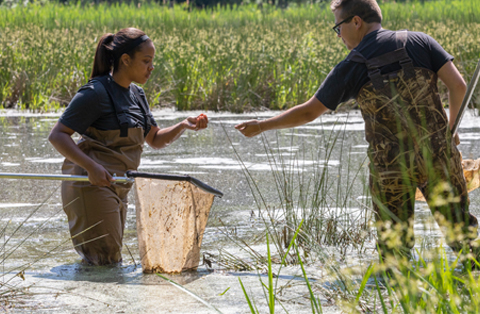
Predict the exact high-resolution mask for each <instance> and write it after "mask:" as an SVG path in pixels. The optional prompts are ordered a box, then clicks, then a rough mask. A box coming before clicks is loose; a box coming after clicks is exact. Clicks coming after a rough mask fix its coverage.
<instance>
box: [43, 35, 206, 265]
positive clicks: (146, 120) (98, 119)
mask: <svg viewBox="0 0 480 314" xmlns="http://www.w3.org/2000/svg"><path fill="white" fill-rule="evenodd" d="M154 55H155V47H154V46H153V43H152V41H151V40H150V39H149V38H148V36H147V35H145V33H144V32H142V31H140V30H138V29H135V28H126V29H122V30H120V31H119V32H118V33H116V34H105V35H104V36H103V37H102V38H101V39H100V42H99V43H98V46H97V50H96V52H95V59H94V64H93V70H92V75H91V80H90V81H89V82H88V83H87V84H86V85H84V86H83V87H82V88H80V90H79V91H78V92H77V94H76V95H75V97H74V98H73V99H72V101H71V102H70V104H69V106H68V107H67V109H66V110H65V112H64V113H63V114H62V116H61V117H60V119H59V121H58V122H57V124H56V125H55V126H54V127H53V129H52V131H51V133H50V135H49V138H48V139H49V141H50V142H51V143H52V145H53V146H54V147H55V148H56V149H57V150H58V151H59V152H60V153H61V154H62V155H63V156H65V157H66V159H65V162H64V164H63V167H62V172H63V173H65V174H72V175H88V179H89V181H90V182H63V184H62V201H63V204H64V209H65V212H66V213H67V216H68V222H69V228H70V234H71V235H72V241H73V244H74V246H75V249H76V250H77V252H78V253H79V254H80V255H81V256H82V258H83V262H84V263H88V264H93V265H106V264H114V263H118V262H121V260H122V256H121V249H122V238H123V231H124V227H125V219H126V213H127V194H128V192H129V191H130V188H131V186H132V184H131V183H115V182H114V181H115V180H114V179H113V178H112V175H113V174H116V175H117V176H122V175H124V174H125V172H126V171H127V170H136V169H137V167H138V165H139V164H140V155H141V153H142V149H143V144H144V142H145V141H146V142H147V143H148V145H150V146H151V147H152V148H155V149H159V148H162V147H165V146H167V145H169V144H170V143H172V142H173V141H175V140H176V139H177V138H178V137H179V136H180V135H181V134H182V133H183V132H184V131H185V129H190V130H200V129H204V128H206V127H207V124H208V120H207V118H206V116H204V115H200V116H198V117H189V118H187V119H185V120H184V121H182V122H180V123H178V124H176V125H174V126H171V127H169V128H165V129H160V128H159V127H158V125H157V123H156V122H155V120H154V119H153V116H152V114H151V112H150V109H149V106H148V102H147V99H146V97H145V94H144V92H143V89H142V88H140V87H138V86H137V85H135V84H133V83H132V82H135V83H139V84H144V83H145V82H146V81H147V80H148V78H149V77H150V74H151V73H152V71H153V58H154ZM74 132H77V133H79V134H81V135H82V138H81V140H80V141H79V142H78V144H75V142H74V141H73V140H72V138H71V136H72V134H73V133H74Z"/></svg>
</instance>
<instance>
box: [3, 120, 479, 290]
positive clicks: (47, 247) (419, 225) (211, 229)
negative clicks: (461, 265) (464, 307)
mask: <svg viewBox="0 0 480 314" xmlns="http://www.w3.org/2000/svg"><path fill="white" fill-rule="evenodd" d="M188 115H191V113H176V112H173V111H157V112H154V116H155V118H156V120H157V122H158V123H159V125H160V126H169V125H172V124H173V123H176V122H178V121H180V120H181V119H183V118H184V117H186V116H188ZM271 115H272V114H271V113H261V114H258V115H252V114H250V115H234V114H209V120H210V124H209V128H208V129H206V130H204V131H202V132H198V133H196V132H191V131H187V132H185V134H184V135H183V136H182V137H181V138H180V139H179V140H177V142H175V143H174V144H172V145H170V146H169V147H167V148H165V149H162V150H158V151H155V150H153V149H151V148H149V147H147V146H146V147H145V150H144V153H143V158H142V161H141V165H140V168H139V169H140V170H141V171H144V172H158V173H170V174H190V175H194V176H195V177H196V178H198V179H200V180H202V181H204V182H205V183H207V184H209V185H211V186H212V187H215V188H217V189H219V190H220V191H222V192H223V193H224V195H225V196H224V197H223V198H222V199H216V201H215V203H214V206H213V208H212V212H211V217H210V220H209V225H208V227H207V229H206V231H205V234H204V239H203V250H204V251H216V250H217V249H219V247H222V246H227V247H228V245H229V243H228V240H227V237H226V236H225V233H224V232H222V230H226V229H228V228H234V229H235V232H236V233H237V234H238V235H239V236H241V237H248V236H249V234H251V233H252V230H255V229H259V230H260V229H261V227H262V221H260V220H258V217H255V211H256V206H255V204H254V200H253V197H252V194H251V191H250V188H249V183H248V181H247V180H246V178H245V175H244V173H243V171H244V170H245V169H247V170H248V171H249V172H250V173H251V174H252V176H253V177H254V178H255V180H256V181H257V182H256V184H257V185H258V186H259V188H260V190H261V191H262V195H263V196H264V197H265V198H266V199H267V200H270V202H272V204H275V202H277V201H278V200H276V199H275V198H276V197H277V194H276V193H277V191H276V187H275V185H274V180H273V178H272V175H271V173H272V172H273V170H274V171H279V170H281V168H282V165H284V166H285V167H286V168H287V169H294V172H295V173H304V174H305V175H307V174H309V173H310V172H313V170H314V169H315V168H320V167H329V168H331V169H332V171H331V172H330V173H331V174H332V175H335V176H336V177H340V176H348V175H349V174H350V175H351V174H353V173H356V172H357V170H358V169H359V168H361V171H360V176H362V175H363V176H365V175H366V163H365V159H366V148H367V145H366V142H365V140H364V133H363V122H362V118H361V115H360V114H359V113H358V112H352V113H350V114H335V115H326V116H324V117H322V118H321V119H317V120H315V121H314V122H312V123H309V124H308V125H306V126H303V127H299V128H296V129H290V130H281V131H278V132H277V133H275V132H268V133H266V134H265V137H256V138H253V139H248V138H244V137H243V136H241V134H240V133H238V132H237V131H236V130H235V129H234V128H233V125H235V124H237V123H238V122H239V121H243V120H245V119H250V118H256V117H258V116H261V117H268V116H271ZM57 117H58V114H54V115H52V116H45V115H34V114H25V115H23V114H18V115H16V114H12V113H11V114H6V115H4V116H0V142H1V144H2V145H1V147H2V151H1V152H0V172H18V173H21V172H23V173H45V174H58V173H60V172H61V171H60V167H61V163H62V161H63V158H62V157H61V156H60V155H59V154H58V153H57V152H56V151H55V150H54V149H53V147H52V146H51V145H50V144H49V143H48V141H47V136H48V133H49V131H50V129H51V128H52V127H53V125H54V124H55V122H56V120H57ZM462 127H463V128H462V129H461V130H460V133H461V136H460V138H461V140H464V141H463V142H462V144H461V145H460V146H459V148H460V150H461V151H462V153H463V156H464V157H470V158H471V157H474V158H478V157H480V154H479V153H478V152H479V151H480V150H479V147H480V136H479V135H478V134H480V132H479V131H480V130H479V128H480V124H479V123H478V119H477V118H476V117H474V116H473V115H472V114H471V113H469V114H467V115H466V116H465V118H464V119H463V121H462ZM332 135H334V136H332ZM335 136H336V143H335V146H334V149H333V150H332V151H331V152H330V153H329V159H328V160H324V159H321V158H320V157H319V156H323V157H324V153H325V150H326V149H327V148H326V147H325V146H324V145H323V144H322V143H324V142H325V139H328V138H333V137H335ZM76 138H78V137H76ZM264 140H265V142H264ZM467 140H468V141H467ZM230 141H231V142H233V144H231V142H230ZM322 141H323V142H322ZM266 143H267V144H266ZM234 150H235V151H234ZM272 151H273V154H274V155H275V156H277V158H278V159H279V160H280V159H281V160H282V164H281V165H279V164H272V160H271V158H270V157H271V155H272ZM235 152H236V153H237V154H238V155H239V156H240V158H241V159H242V161H243V164H241V163H239V161H238V159H237V155H236V154H235ZM322 154H323V155H322ZM337 169H341V171H340V172H338V171H337ZM346 171H349V172H348V173H346ZM0 184H1V188H0V222H1V225H0V228H2V229H3V228H5V239H3V240H2V241H4V243H5V242H6V243H7V245H6V252H8V253H9V254H11V255H10V256H9V258H8V259H7V260H6V261H5V266H11V267H14V266H16V267H18V265H23V264H27V263H31V262H32V261H35V263H34V264H33V265H31V268H30V269H31V273H32V274H34V275H35V276H39V277H42V276H44V277H46V278H47V277H48V278H50V279H52V278H54V279H55V280H60V281H62V280H64V281H98V282H110V283H112V282H116V283H129V282H130V283H136V284H162V285H163V284H165V282H162V281H161V280H159V278H158V277H157V276H144V275H142V274H141V268H139V267H135V266H134V264H138V261H139V259H140V258H139V256H138V249H137V239H136V230H135V228H136V225H135V219H136V218H135V208H134V205H133V204H134V199H133V193H131V195H130V203H131V205H130V206H129V207H128V215H127V223H126V230H125V245H126V247H125V250H124V252H123V256H124V261H125V263H124V265H125V266H122V267H116V268H111V269H109V268H91V267H85V266H82V265H81V264H80V263H79V257H78V256H77V254H76V253H75V251H74V249H73V248H72V245H71V243H70V240H69V234H68V227H67V220H66V216H65V215H64V213H63V211H62V209H61V205H60V204H61V200H60V191H59V189H58V187H59V185H60V182H55V181H33V180H5V179H0ZM52 193H53V194H52ZM330 193H332V195H333V194H335V190H330ZM350 193H351V194H352V196H351V199H352V200H351V204H350V205H349V206H350V207H351V213H352V214H353V215H354V214H356V213H357V212H359V210H358V202H359V201H361V200H363V199H365V198H366V196H365V195H364V187H363V185H362V184H361V181H358V184H354V185H352V187H351V192H350ZM50 194H52V195H51V196H50ZM478 195H479V192H478V191H474V192H472V193H471V194H470V197H471V210H472V212H473V213H474V214H475V213H478V212H480V210H479V209H480V202H479V196H478ZM44 200H46V203H45V204H44V205H43V206H39V204H41V203H42V202H43V201H44ZM334 212H335V208H334V207H332V208H331V213H334ZM30 215H31V217H29V216H30ZM219 221H221V223H219ZM222 228H223V229H222ZM415 232H416V236H417V237H420V238H419V239H418V241H417V245H418V243H421V242H422V241H423V240H422V239H421V237H423V236H425V235H428V237H431V238H432V239H435V241H439V240H440V239H441V233H440V232H439V230H438V227H437V226H436V224H435V223H434V222H432V216H431V214H430V212H429V210H428V207H426V205H425V204H422V203H417V206H416V224H415ZM25 238H27V240H26V241H25V242H23V240H24V239H25ZM127 247H128V249H129V250H130V252H131V255H130V253H129V252H128V250H127ZM206 274H207V272H206V270H205V268H204V267H203V266H202V267H200V268H199V272H195V273H186V274H182V275H177V276H174V278H172V279H173V280H175V281H177V282H180V283H188V282H192V281H195V280H197V279H199V278H201V277H202V276H205V275H206Z"/></svg>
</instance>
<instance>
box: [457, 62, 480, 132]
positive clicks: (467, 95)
mask: <svg viewBox="0 0 480 314" xmlns="http://www.w3.org/2000/svg"><path fill="white" fill-rule="evenodd" d="M479 77H480V60H478V63H477V67H476V68H475V72H473V76H472V80H471V81H470V83H469V84H468V88H467V92H466V93H465V97H463V101H462V105H461V106H460V110H459V111H458V115H457V118H456V119H455V123H454V124H453V128H452V135H455V133H457V131H458V127H459V125H460V122H461V121H462V117H463V113H464V112H465V110H466V109H467V107H468V104H469V103H470V99H472V95H473V91H474V90H475V87H476V86H477V83H478V78H479Z"/></svg>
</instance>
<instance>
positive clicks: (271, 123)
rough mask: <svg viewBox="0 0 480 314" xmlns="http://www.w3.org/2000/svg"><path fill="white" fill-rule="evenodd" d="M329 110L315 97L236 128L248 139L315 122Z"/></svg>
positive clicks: (238, 125)
mask: <svg viewBox="0 0 480 314" xmlns="http://www.w3.org/2000/svg"><path fill="white" fill-rule="evenodd" d="M327 110H328V108H327V107H325V106H324V105H323V104H322V103H321V102H320V101H319V100H318V99H317V98H316V97H315V96H313V97H312V98H310V100H308V101H307V102H305V103H303V104H301V105H297V106H295V107H293V108H290V109H288V110H287V111H285V112H282V113H281V114H279V115H278V116H275V117H272V118H269V119H266V120H261V121H258V120H250V121H245V122H242V123H240V124H237V125H236V126H235V128H236V129H237V130H239V131H240V132H241V133H242V134H243V135H245V136H247V137H253V136H255V135H258V134H260V133H262V132H264V131H268V130H275V129H286V128H293V127H296V126H299V125H304V124H306V123H308V122H310V121H313V120H315V119H316V118H318V117H319V116H320V115H322V114H323V113H325V112H326V111H327Z"/></svg>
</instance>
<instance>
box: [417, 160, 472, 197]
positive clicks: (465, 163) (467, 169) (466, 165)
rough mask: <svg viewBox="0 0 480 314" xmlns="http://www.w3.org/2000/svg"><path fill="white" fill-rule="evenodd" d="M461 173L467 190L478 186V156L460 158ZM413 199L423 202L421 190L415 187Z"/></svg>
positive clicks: (469, 190)
mask: <svg viewBox="0 0 480 314" xmlns="http://www.w3.org/2000/svg"><path fill="white" fill-rule="evenodd" d="M462 168H463V175H464V176H465V181H466V182H467V190H468V192H471V191H473V190H475V189H476V188H478V187H479V186H480V158H479V159H476V160H474V159H464V160H462ZM415 200H417V201H422V202H425V198H424V197H423V194H422V192H421V191H420V190H419V189H418V188H417V192H416V193H415Z"/></svg>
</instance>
